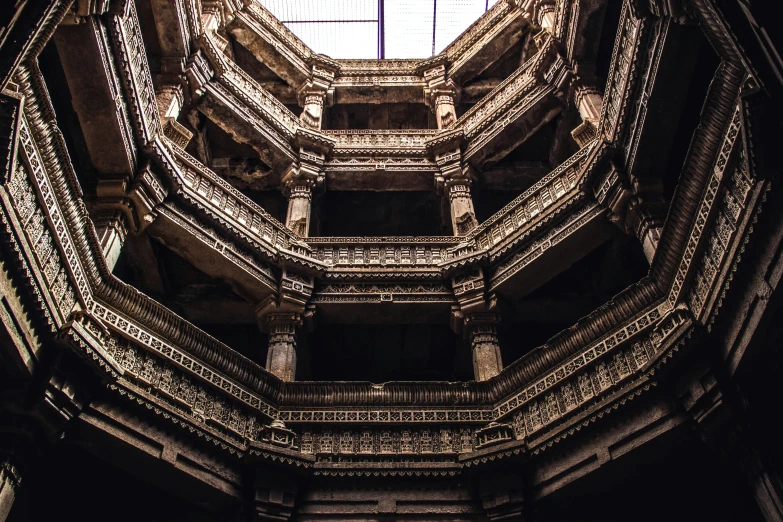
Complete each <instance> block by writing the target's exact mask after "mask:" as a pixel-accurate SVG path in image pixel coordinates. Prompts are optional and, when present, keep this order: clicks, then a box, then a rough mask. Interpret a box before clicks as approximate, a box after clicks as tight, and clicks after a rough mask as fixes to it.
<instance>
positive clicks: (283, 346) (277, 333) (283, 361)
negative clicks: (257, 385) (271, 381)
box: [266, 317, 297, 381]
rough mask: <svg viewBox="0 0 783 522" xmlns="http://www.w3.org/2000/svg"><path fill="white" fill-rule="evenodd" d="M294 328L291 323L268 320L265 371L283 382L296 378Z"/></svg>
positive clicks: (274, 319) (275, 319) (294, 325)
mask: <svg viewBox="0 0 783 522" xmlns="http://www.w3.org/2000/svg"><path fill="white" fill-rule="evenodd" d="M296 328H297V325H296V324H295V322H293V321H290V320H287V319H282V320H280V319H278V318H275V317H272V318H271V319H270V325H269V352H268V353H267V356H266V369H267V370H268V371H269V372H270V373H273V374H274V375H277V376H278V377H280V379H282V380H284V381H293V380H294V379H295V378H296Z"/></svg>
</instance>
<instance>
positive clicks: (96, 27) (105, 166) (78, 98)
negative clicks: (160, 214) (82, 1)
mask: <svg viewBox="0 0 783 522" xmlns="http://www.w3.org/2000/svg"><path fill="white" fill-rule="evenodd" d="M54 41H55V43H56V44H57V51H58V53H59V56H60V63H61V64H62V66H63V70H64V71H65V78H66V80H67V82H68V88H69V90H70V92H71V101H72V104H73V108H74V110H75V111H76V115H77V116H78V118H79V124H80V126H81V129H82V134H83V135H84V139H85V143H86V145H87V150H88V151H89V153H90V160H91V162H92V164H93V166H94V167H95V170H96V171H97V173H98V175H100V176H108V177H115V178H123V177H132V176H133V175H134V174H135V172H136V164H137V161H138V160H137V156H136V149H135V147H134V146H133V143H134V141H135V140H134V135H133V128H132V126H131V123H130V115H129V113H128V111H129V108H128V107H127V106H126V104H125V103H124V101H123V98H124V97H123V93H122V87H121V85H122V81H121V80H120V78H119V76H118V74H117V71H116V69H115V64H114V56H113V54H112V52H111V47H110V42H109V36H108V32H107V29H106V27H104V25H103V22H102V21H101V20H100V19H98V18H97V17H86V18H84V23H81V24H77V25H63V26H60V28H59V29H58V30H57V32H56V33H55V36H54Z"/></svg>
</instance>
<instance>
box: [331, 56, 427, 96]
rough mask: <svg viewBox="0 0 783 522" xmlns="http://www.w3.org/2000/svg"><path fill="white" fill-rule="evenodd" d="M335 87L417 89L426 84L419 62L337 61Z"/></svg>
mask: <svg viewBox="0 0 783 522" xmlns="http://www.w3.org/2000/svg"><path fill="white" fill-rule="evenodd" d="M337 63H338V64H339V66H340V68H339V70H338V71H337V73H336V74H335V78H334V83H333V85H334V87H335V88H338V89H339V88H346V87H375V86H377V87H396V86H400V87H415V88H423V87H424V85H425V84H426V82H425V81H424V78H423V76H422V75H421V73H420V72H419V71H418V69H417V65H418V63H419V61H418V60H337Z"/></svg>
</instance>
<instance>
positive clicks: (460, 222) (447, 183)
mask: <svg viewBox="0 0 783 522" xmlns="http://www.w3.org/2000/svg"><path fill="white" fill-rule="evenodd" d="M461 158H462V154H461V151H460V149H456V150H452V151H449V152H446V153H444V154H440V155H437V156H436V157H435V161H436V162H437V164H438V167H440V176H439V177H438V179H437V180H436V185H437V187H438V188H439V189H440V190H441V191H443V192H444V195H446V196H448V198H449V208H450V211H451V226H452V229H453V230H454V235H455V236H464V235H465V234H467V233H468V232H470V231H471V230H473V229H474V228H476V226H477V225H478V220H477V219H476V212H475V210H474V209H473V198H472V196H471V193H470V186H471V183H472V181H473V177H474V176H473V172H472V170H471V168H470V167H469V166H464V167H463V165H462V162H461Z"/></svg>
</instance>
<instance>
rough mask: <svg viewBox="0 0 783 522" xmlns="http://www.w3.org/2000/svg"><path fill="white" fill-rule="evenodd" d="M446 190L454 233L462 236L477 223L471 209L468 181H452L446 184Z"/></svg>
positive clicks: (471, 199)
mask: <svg viewBox="0 0 783 522" xmlns="http://www.w3.org/2000/svg"><path fill="white" fill-rule="evenodd" d="M448 190H449V206H450V208H451V226H452V227H453V228H454V235H456V236H464V235H465V234H467V233H468V232H470V231H471V230H473V229H474V228H476V225H478V220H477V219H476V212H475V210H473V197H472V196H471V194H470V182H469V181H463V182H454V184H453V185H448Z"/></svg>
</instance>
